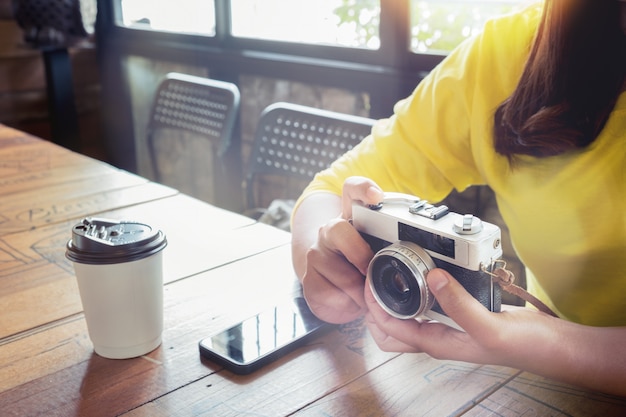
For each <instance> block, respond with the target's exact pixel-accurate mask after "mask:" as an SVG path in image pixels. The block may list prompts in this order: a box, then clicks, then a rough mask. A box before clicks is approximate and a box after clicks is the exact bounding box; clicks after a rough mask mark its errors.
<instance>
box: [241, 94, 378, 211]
mask: <svg viewBox="0 0 626 417" xmlns="http://www.w3.org/2000/svg"><path fill="white" fill-rule="evenodd" d="M373 125H374V120H373V119H369V118H365V117H359V116H353V115H349V114H344V113H338V112H333V111H328V110H321V109H317V108H313V107H307V106H301V105H296V104H291V103H284V102H280V103H274V104H272V105H270V106H268V107H267V108H266V109H265V110H264V111H263V113H262V114H261V117H260V119H259V124H258V126H257V129H256V136H255V138H254V144H253V149H252V152H251V155H250V159H249V163H248V169H247V171H246V177H245V188H246V207H247V209H253V208H256V207H259V206H263V205H264V204H266V203H267V201H265V202H264V201H261V200H263V199H259V198H255V197H257V196H256V194H258V186H257V185H256V184H255V182H256V181H257V180H258V178H259V177H260V176H278V177H286V178H288V179H289V180H290V181H291V180H296V181H297V180H300V184H302V183H303V182H305V183H306V182H308V181H310V180H311V179H312V178H313V177H314V176H315V174H316V173H317V172H318V171H321V170H323V169H325V168H327V167H328V166H330V164H331V163H332V162H333V161H335V160H336V159H337V158H339V157H340V156H341V155H343V154H344V153H345V152H347V151H348V150H350V149H352V148H353V147H354V146H355V145H357V144H358V143H359V142H361V140H362V139H363V138H364V137H366V136H367V135H369V134H370V132H371V129H372V126H373ZM279 188H281V194H282V195H280V196H272V197H273V198H296V197H297V196H298V195H299V194H300V192H301V191H302V189H303V186H300V187H298V188H296V189H292V190H289V189H288V188H287V187H279ZM265 200H268V198H265Z"/></svg>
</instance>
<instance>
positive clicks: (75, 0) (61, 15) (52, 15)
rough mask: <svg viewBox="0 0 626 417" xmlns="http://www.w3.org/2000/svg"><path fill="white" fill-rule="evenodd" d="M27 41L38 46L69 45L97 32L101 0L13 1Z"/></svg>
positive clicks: (33, 45)
mask: <svg viewBox="0 0 626 417" xmlns="http://www.w3.org/2000/svg"><path fill="white" fill-rule="evenodd" d="M12 7H13V17H14V19H15V21H16V22H17V24H18V25H19V26H20V27H21V28H22V30H23V32H24V42H26V43H27V44H28V45H29V46H32V47H35V48H55V47H61V48H64V47H69V46H72V45H74V44H76V43H77V42H79V41H81V40H84V39H85V38H88V37H89V36H91V35H92V34H93V33H94V28H95V22H96V15H97V0H53V1H51V0H12Z"/></svg>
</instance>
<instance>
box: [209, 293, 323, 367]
mask: <svg viewBox="0 0 626 417" xmlns="http://www.w3.org/2000/svg"><path fill="white" fill-rule="evenodd" d="M328 327H330V325H329V324H327V323H325V322H323V321H322V320H320V319H318V318H317V317H315V315H314V314H313V313H312V312H311V310H310V309H309V307H308V306H307V304H306V301H305V300H304V298H301V297H298V298H295V299H293V300H290V301H289V302H287V303H284V304H281V305H277V306H274V307H272V308H270V309H267V310H265V311H262V312H260V313H259V314H256V315H254V316H252V317H250V318H248V319H246V320H244V321H242V322H241V323H238V324H237V325H235V326H233V327H230V328H228V329H226V330H224V331H222V332H220V333H217V334H215V335H213V336H210V337H207V338H206V339H202V340H201V341H200V353H201V355H202V356H204V357H206V358H207V359H209V360H211V361H213V362H216V363H218V364H220V365H223V366H224V367H225V368H227V369H229V370H230V371H232V372H234V373H237V374H247V373H250V372H253V371H255V370H256V369H258V368H260V367H261V366H263V365H266V364H267V363H270V362H272V361H274V360H276V359H278V358H280V357H281V356H283V355H284V354H286V353H287V352H290V351H292V350H294V349H296V348H297V347H299V346H301V345H302V344H304V343H306V342H307V341H308V339H310V338H311V337H312V336H313V335H314V334H315V333H317V332H318V331H320V330H322V329H324V328H328Z"/></svg>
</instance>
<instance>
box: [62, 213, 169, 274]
mask: <svg viewBox="0 0 626 417" xmlns="http://www.w3.org/2000/svg"><path fill="white" fill-rule="evenodd" d="M165 246H167V239H166V238H165V235H164V234H163V232H161V231H160V230H155V229H153V228H152V227H151V226H149V225H147V224H145V223H140V222H135V221H128V220H110V219H103V218H92V217H87V218H85V219H83V220H82V221H81V222H80V223H77V224H76V225H74V227H73V228H72V239H70V240H69V241H68V242H67V247H66V251H65V256H66V257H67V258H68V259H69V260H71V261H73V262H78V263H83V264H116V263H122V262H131V261H136V260H139V259H143V258H147V257H148V256H151V255H153V254H155V253H157V252H159V251H160V250H162V249H163V248H165Z"/></svg>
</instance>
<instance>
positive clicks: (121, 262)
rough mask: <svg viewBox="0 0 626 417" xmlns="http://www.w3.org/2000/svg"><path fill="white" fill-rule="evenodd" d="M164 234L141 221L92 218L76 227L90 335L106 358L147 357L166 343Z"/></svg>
mask: <svg viewBox="0 0 626 417" xmlns="http://www.w3.org/2000/svg"><path fill="white" fill-rule="evenodd" d="M166 245H167V240H166V238H165V235H164V234H163V233H162V232H161V231H158V230H154V229H153V228H152V227H151V226H149V225H146V224H144V223H139V222H131V221H115V220H108V219H95V218H87V219H84V220H83V221H82V222H81V223H78V224H76V225H75V226H74V227H73V229H72V239H71V240H70V241H69V242H68V244H67V251H66V256H67V257H68V259H70V260H71V261H72V262H73V263H74V270H75V272H76V279H77V281H78V288H79V291H80V297H81V301H82V304H83V310H84V312H85V319H86V321H87V329H88V331H89V337H90V339H91V341H92V343H93V345H94V350H95V352H96V353H97V354H98V355H100V356H103V357H105V358H111V359H126V358H132V357H136V356H141V355H144V354H146V353H148V352H150V351H152V350H154V349H156V348H157V347H158V346H159V345H160V344H161V335H162V332H163V267H162V265H163V262H162V257H163V249H164V248H165V246H166Z"/></svg>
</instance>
